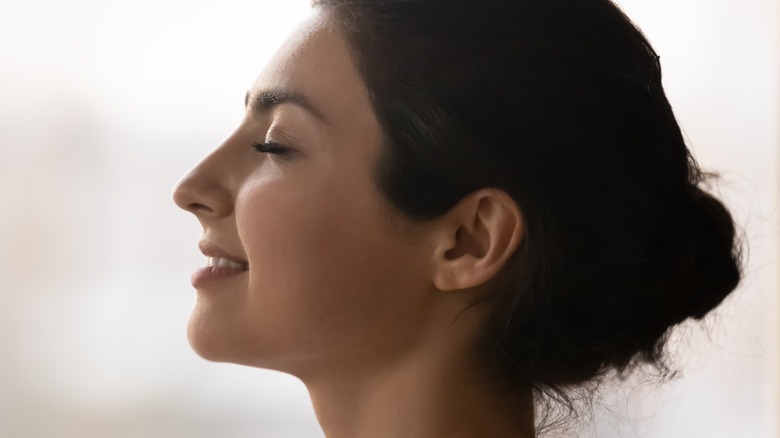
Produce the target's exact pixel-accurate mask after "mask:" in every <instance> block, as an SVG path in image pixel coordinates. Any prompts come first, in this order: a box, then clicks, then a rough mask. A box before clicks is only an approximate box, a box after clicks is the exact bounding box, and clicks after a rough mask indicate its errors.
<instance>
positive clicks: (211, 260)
mask: <svg viewBox="0 0 780 438" xmlns="http://www.w3.org/2000/svg"><path fill="white" fill-rule="evenodd" d="M200 249H201V252H202V253H203V255H205V256H206V257H207V259H206V266H203V267H200V268H198V269H197V270H196V271H195V272H194V273H193V274H192V285H193V286H194V287H195V289H203V288H205V287H206V286H209V285H213V284H215V283H218V282H220V281H223V280H227V279H229V278H232V277H237V276H239V275H240V274H243V273H244V272H247V271H249V262H247V261H246V260H243V259H240V258H238V257H235V256H232V255H230V254H229V253H227V252H226V251H225V250H223V249H221V248H220V247H218V246H217V245H215V244H213V243H212V242H207V241H203V242H201V243H200Z"/></svg>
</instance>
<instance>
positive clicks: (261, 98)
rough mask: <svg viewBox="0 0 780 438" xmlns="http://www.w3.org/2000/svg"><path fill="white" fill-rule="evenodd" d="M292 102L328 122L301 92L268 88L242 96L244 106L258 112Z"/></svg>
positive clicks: (250, 91)
mask: <svg viewBox="0 0 780 438" xmlns="http://www.w3.org/2000/svg"><path fill="white" fill-rule="evenodd" d="M285 104H293V105H297V106H299V107H301V108H303V109H305V110H306V111H308V112H309V113H311V114H313V115H314V116H315V117H317V118H318V119H320V120H322V121H323V122H325V123H328V121H327V119H326V118H325V117H323V115H322V113H321V112H320V111H318V110H317V109H316V108H315V107H313V106H312V105H311V103H309V100H308V99H307V98H306V96H304V95H303V94H301V93H297V92H295V91H291V90H286V89H283V88H270V89H267V90H262V91H260V92H258V93H255V94H253V93H252V90H249V91H247V92H246V96H244V108H249V107H251V109H252V110H253V111H255V112H258V113H264V112H268V111H271V110H272V109H274V108H276V107H277V106H279V105H285Z"/></svg>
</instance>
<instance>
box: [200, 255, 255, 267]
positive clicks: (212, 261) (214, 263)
mask: <svg viewBox="0 0 780 438" xmlns="http://www.w3.org/2000/svg"><path fill="white" fill-rule="evenodd" d="M206 266H208V267H217V268H233V269H246V267H247V266H246V264H245V263H238V262H234V261H232V260H228V259H223V258H222V257H209V259H208V262H207V263H206Z"/></svg>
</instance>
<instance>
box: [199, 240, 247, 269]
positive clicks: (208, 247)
mask: <svg viewBox="0 0 780 438" xmlns="http://www.w3.org/2000/svg"><path fill="white" fill-rule="evenodd" d="M198 247H199V248H200V252H202V253H203V255H205V256H206V257H219V258H223V259H226V260H230V261H231V262H236V263H242V264H244V265H248V264H249V263H248V262H247V261H246V260H245V259H242V258H240V257H236V256H234V255H232V254H230V253H229V252H227V251H226V250H224V249H222V248H221V247H220V246H219V245H217V244H215V243H214V242H211V241H208V240H201V241H200V243H199V244H198Z"/></svg>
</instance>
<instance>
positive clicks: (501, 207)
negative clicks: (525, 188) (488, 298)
mask: <svg viewBox="0 0 780 438" xmlns="http://www.w3.org/2000/svg"><path fill="white" fill-rule="evenodd" d="M439 220H440V221H441V223H440V224H438V225H440V226H439V227H437V229H436V234H435V238H436V241H435V250H434V252H433V257H434V260H433V262H434V263H433V266H434V272H433V283H434V285H435V286H436V287H437V288H438V289H439V290H443V291H450V290H459V289H468V288H472V287H476V286H479V285H482V284H484V283H486V282H488V281H489V280H490V279H492V278H493V277H494V276H496V274H498V272H499V271H500V270H501V268H503V267H504V264H505V263H506V261H507V260H508V259H509V258H510V257H511V256H512V254H513V253H514V252H515V250H516V249H517V247H518V246H519V245H520V242H521V241H522V239H523V237H524V234H525V223H524V221H523V216H522V214H521V212H520V209H519V207H518V206H517V203H516V202H515V201H514V200H513V199H512V198H511V197H510V196H509V195H507V194H506V193H505V192H503V191H502V190H499V189H495V188H485V189H479V190H477V191H475V192H472V193H470V194H469V195H467V196H466V197H464V198H463V199H461V200H460V202H458V204H456V205H455V206H454V207H453V208H451V209H450V211H448V212H447V213H445V214H444V216H442V217H441V218H439Z"/></svg>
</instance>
